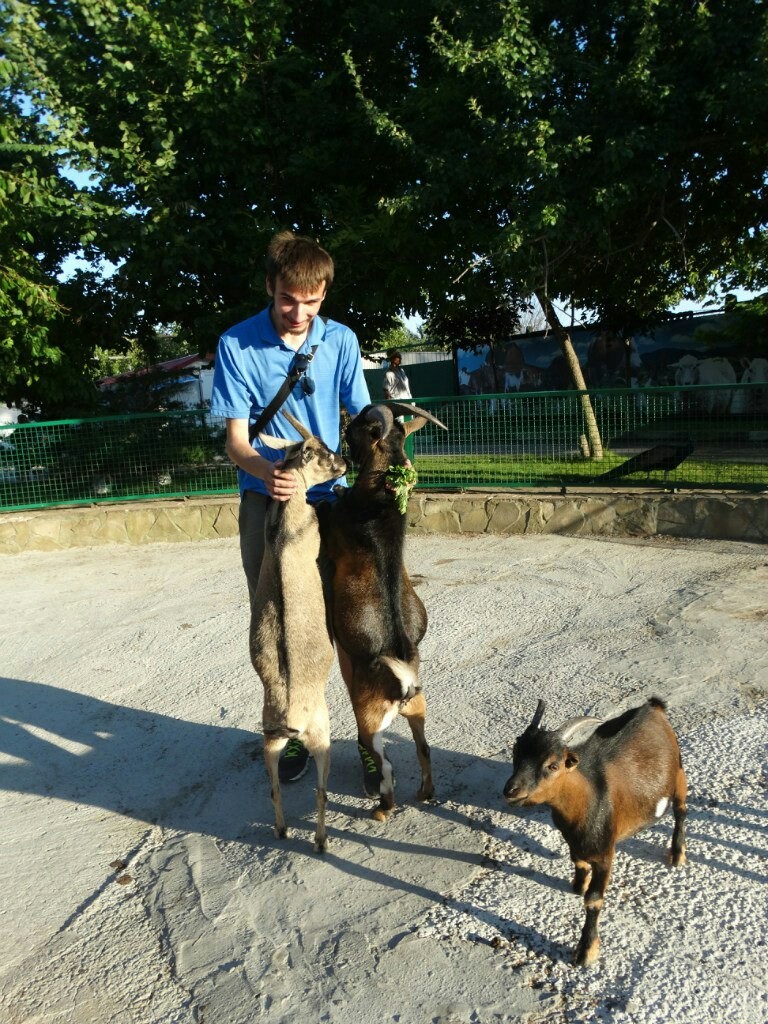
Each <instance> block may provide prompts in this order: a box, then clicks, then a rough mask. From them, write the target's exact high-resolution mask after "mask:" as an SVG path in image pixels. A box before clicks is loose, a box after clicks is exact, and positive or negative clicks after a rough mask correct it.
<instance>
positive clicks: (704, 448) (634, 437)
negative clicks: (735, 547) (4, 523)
mask: <svg viewBox="0 0 768 1024" xmlns="http://www.w3.org/2000/svg"><path fill="white" fill-rule="evenodd" d="M415 401H416V402H417V404H419V405H421V406H423V408H425V409H428V410H430V411H431V412H433V413H434V414H435V415H436V416H437V417H438V418H439V419H441V420H442V421H443V423H445V424H446V426H447V427H448V430H447V431H443V430H440V429H439V428H438V427H436V426H434V425H433V424H430V423H427V425H426V426H425V427H423V428H422V429H421V430H419V431H417V432H415V433H413V434H412V435H411V437H410V438H409V441H408V448H409V453H410V455H411V458H412V460H413V463H414V466H415V467H416V469H417V471H418V474H419V484H418V486H419V487H422V488H433V489H445V490H447V489H460V490H463V489H468V488H480V489H485V488H502V489H504V488H517V487H541V488H553V487H559V488H561V489H562V488H566V489H567V488H568V487H573V488H586V487H592V486H604V485H610V486H616V487H647V486H659V487H669V488H673V487H674V488H702V489H711V488H716V489H728V490H736V489H741V490H755V491H758V490H765V489H766V488H768V384H739V385H725V386H723V385H720V386H709V387H707V386H697V387H689V388H680V387H674V388H644V389H637V388H626V389H610V390H593V391H588V392H583V393H581V392H576V391H557V392H546V393H544V392H520V393H516V394H503V395H486V396H478V397H474V396H462V397H456V396H446V397H442V398H424V399H415ZM224 440H225V425H224V421H223V420H220V419H218V418H216V417H214V416H211V415H210V414H209V413H208V412H207V411H205V410H202V409H197V410H186V411H182V412H164V413H146V414H141V415H131V416H110V417H106V418H101V419H87V420H59V421H55V422H49V423H25V424H19V425H7V426H2V427H0V509H2V510H4V511H14V510H20V509H33V508H45V507H49V506H56V505H74V504H91V503H96V502H107V501H138V500H144V499H149V498H161V497H162V498H184V497H194V496H200V495H207V494H226V493H235V492H236V491H237V474H236V470H235V467H234V466H233V465H232V464H231V463H230V462H229V460H228V458H227V456H226V454H225V452H224Z"/></svg>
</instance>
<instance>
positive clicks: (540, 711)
mask: <svg viewBox="0 0 768 1024" xmlns="http://www.w3.org/2000/svg"><path fill="white" fill-rule="evenodd" d="M545 706H546V705H545V704H544V701H543V700H540V701H539V703H538V704H537V705H536V711H535V713H534V716H533V718H532V719H531V724H530V725H529V726H528V728H527V729H526V732H533V730H534V729H538V728H539V725H540V723H541V720H542V718H543V717H544V708H545Z"/></svg>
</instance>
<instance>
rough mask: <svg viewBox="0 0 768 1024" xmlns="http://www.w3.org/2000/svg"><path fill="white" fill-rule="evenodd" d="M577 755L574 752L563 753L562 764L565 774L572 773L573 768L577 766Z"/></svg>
mask: <svg viewBox="0 0 768 1024" xmlns="http://www.w3.org/2000/svg"><path fill="white" fill-rule="evenodd" d="M578 763H579V755H578V754H577V753H576V752H575V751H574V750H567V749H566V751H565V755H564V764H565V770H566V771H567V772H572V771H573V769H574V768H576V767H577V766H578Z"/></svg>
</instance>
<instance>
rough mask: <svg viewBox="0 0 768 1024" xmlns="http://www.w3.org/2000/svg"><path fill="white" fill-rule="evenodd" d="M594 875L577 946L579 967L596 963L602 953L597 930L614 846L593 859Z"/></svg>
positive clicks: (575, 957) (586, 895)
mask: <svg viewBox="0 0 768 1024" xmlns="http://www.w3.org/2000/svg"><path fill="white" fill-rule="evenodd" d="M590 864H591V865H592V875H591V877H590V880H589V885H588V886H587V891H586V893H585V894H584V906H585V908H586V911H587V917H586V920H585V921H584V927H583V929H582V932H581V938H580V939H579V944H578V946H577V947H576V954H575V956H574V960H575V962H576V964H577V965H578V966H579V967H588V966H589V964H593V963H595V961H596V960H597V958H598V956H599V955H600V936H599V934H598V930H597V924H598V919H599V917H600V911H601V910H602V909H603V900H604V897H605V890H606V889H607V887H608V880H609V879H610V877H611V865H612V864H613V848H611V849H610V850H609V851H608V852H607V853H606V854H605V856H604V857H601V858H600V859H599V860H591V861H590Z"/></svg>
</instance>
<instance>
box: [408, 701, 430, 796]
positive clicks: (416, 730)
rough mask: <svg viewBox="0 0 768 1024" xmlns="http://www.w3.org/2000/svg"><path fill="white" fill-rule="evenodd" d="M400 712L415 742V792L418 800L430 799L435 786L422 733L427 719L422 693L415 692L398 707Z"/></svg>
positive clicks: (424, 737) (427, 745) (427, 747)
mask: <svg viewBox="0 0 768 1024" xmlns="http://www.w3.org/2000/svg"><path fill="white" fill-rule="evenodd" d="M400 714H401V715H402V716H403V717H404V718H405V719H406V720H407V722H408V725H410V727H411V732H412V733H413V742H414V743H415V744H416V756H417V757H418V759H419V765H420V766H421V786H420V788H419V791H418V793H417V794H416V795H417V796H418V798H419V800H431V799H432V798H433V796H434V795H435V787H434V784H433V782H432V758H431V756H430V751H429V744H428V743H427V739H426V736H425V734H424V726H425V724H426V719H427V701H426V698H425V697H424V694H423V693H417V694H416V696H415V697H412V698H411V699H410V700H409V701H408V702H407V703H406V704H403V706H402V707H401V708H400Z"/></svg>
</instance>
